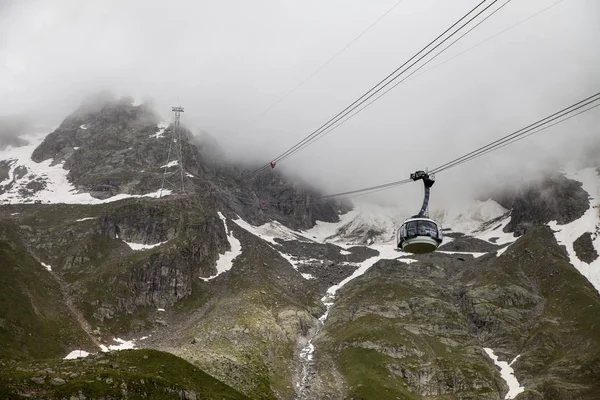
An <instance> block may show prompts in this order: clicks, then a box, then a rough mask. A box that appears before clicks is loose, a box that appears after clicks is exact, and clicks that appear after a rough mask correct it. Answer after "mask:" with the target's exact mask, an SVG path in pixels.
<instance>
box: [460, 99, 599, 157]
mask: <svg viewBox="0 0 600 400" xmlns="http://www.w3.org/2000/svg"><path fill="white" fill-rule="evenodd" d="M588 105H589V103H588V104H585V105H584V106H588ZM596 107H600V103H599V104H596V105H595V106H592V107H590V108H587V109H585V110H581V111H579V112H577V113H575V114H573V115H570V116H568V117H566V118H563V119H561V120H560V121H556V122H554V123H552V124H550V125H548V126H544V127H543V128H540V127H539V126H538V127H537V128H540V129H538V130H534V131H533V132H529V133H527V134H526V135H524V136H520V137H518V138H513V139H512V140H511V141H509V142H507V143H504V144H502V145H500V146H497V147H494V148H492V149H488V150H486V151H484V152H481V153H478V154H476V155H473V156H471V157H469V158H467V159H464V160H462V161H460V162H458V163H456V164H453V165H452V167H456V166H458V165H460V164H463V163H465V162H467V161H471V160H473V159H475V158H478V157H481V156H483V155H485V154H488V153H491V152H492V151H494V150H498V149H501V148H503V147H506V146H508V145H509V144H513V143H515V142H518V141H520V140H523V139H525V138H528V137H529V136H532V135H535V134H536V133H538V132H540V131H543V130H545V129H548V128H551V127H553V126H554V125H558V124H560V123H561V122H564V121H566V120H569V119H571V118H574V117H576V116H578V115H579V114H583V113H585V112H587V111H591V110H592V109H594V108H596ZM561 117H564V115H563V116H561ZM534 129H536V128H534Z"/></svg>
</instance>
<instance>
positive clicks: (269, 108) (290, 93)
mask: <svg viewBox="0 0 600 400" xmlns="http://www.w3.org/2000/svg"><path fill="white" fill-rule="evenodd" d="M403 1H404V0H398V1H397V2H396V3H395V4H394V5H393V6H392V7H390V8H389V9H388V10H387V11H386V12H384V13H383V14H382V15H380V16H379V18H377V19H376V20H375V21H374V22H373V23H371V25H369V26H368V27H367V28H366V29H365V30H363V31H362V32H361V33H360V34H359V35H358V36H356V37H355V38H354V39H352V40H351V41H350V42H349V43H348V44H346V45H345V46H344V47H342V49H341V50H339V51H338V52H337V53H336V54H335V55H334V56H333V57H331V58H330V59H329V60H327V61H326V62H325V63H324V64H322V65H321V66H320V67H319V68H317V69H316V70H315V71H313V72H312V73H311V74H310V75H309V76H308V77H306V78H305V79H304V80H302V81H301V82H300V83H299V84H298V85H296V87H294V88H293V89H292V90H290V91H288V92H287V93H286V94H284V95H283V96H282V97H281V98H279V99H278V100H277V101H275V102H274V103H273V104H271V105H270V106H269V107H267V108H266V109H265V110H264V111H263V112H261V113H260V114H258V115H257V116H256V117H255V118H260V117H262V116H263V115H265V114H267V113H268V112H269V111H271V110H272V109H273V108H275V107H276V106H277V105H278V104H279V103H281V102H282V101H284V100H285V99H287V98H288V97H289V96H291V95H292V94H293V93H294V92H295V91H296V90H298V89H299V88H300V87H301V86H303V85H304V84H305V83H306V82H308V81H310V80H311V79H312V78H313V77H314V76H315V75H317V74H318V73H319V72H321V71H322V70H323V69H324V68H325V67H327V66H328V65H329V64H331V63H332V62H333V60H335V59H336V58H337V57H338V56H340V55H341V54H342V53H343V52H344V51H346V50H347V49H348V48H349V47H350V46H352V45H353V44H354V43H356V42H357V41H358V39H360V38H361V37H363V36H364V35H365V34H366V33H367V32H368V31H370V30H371V29H372V28H373V27H374V26H375V25H377V24H378V23H379V22H380V21H381V20H382V19H384V18H385V17H386V16H387V15H388V14H389V13H391V12H392V11H393V10H394V9H395V8H396V7H398V6H399V5H400V3H402V2H403Z"/></svg>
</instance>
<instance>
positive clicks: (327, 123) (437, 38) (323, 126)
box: [251, 0, 499, 175]
mask: <svg viewBox="0 0 600 400" xmlns="http://www.w3.org/2000/svg"><path fill="white" fill-rule="evenodd" d="M486 1H487V0H483V1H482V2H481V3H479V4H478V5H476V6H475V7H474V8H473V9H471V10H470V11H469V12H468V13H467V14H465V15H464V16H463V17H461V18H460V19H459V20H458V21H456V22H455V23H454V24H452V25H451V26H450V27H449V28H448V29H446V30H445V31H444V32H443V33H442V34H440V35H439V36H438V37H436V38H435V39H434V40H432V41H431V42H430V43H429V44H427V46H425V47H424V48H423V49H421V50H419V52H417V53H416V54H415V55H413V56H412V57H411V58H410V59H408V60H407V61H406V62H404V63H403V64H402V65H401V66H400V67H398V68H396V69H395V70H394V71H393V72H392V73H390V74H389V75H388V76H386V77H385V78H384V79H382V80H381V81H379V82H378V83H377V84H376V85H375V86H373V87H372V88H371V89H369V90H368V91H367V92H365V93H364V94H363V95H362V96H360V97H359V98H358V99H356V100H355V101H354V102H352V103H351V104H350V105H349V106H347V107H346V108H345V109H343V110H342V111H340V112H339V113H338V114H336V115H335V116H334V117H333V118H331V119H329V120H328V121H327V122H326V123H325V124H323V125H321V126H320V127H319V128H318V129H317V130H315V131H313V132H312V133H311V134H309V135H308V136H307V137H305V138H304V139H302V140H301V141H300V142H298V143H296V144H295V145H294V146H292V147H291V148H290V149H288V150H287V151H285V152H283V153H282V154H280V155H279V156H277V157H276V158H274V159H273V162H277V161H278V160H279V159H281V157H283V156H285V155H287V154H288V153H289V152H291V151H293V150H294V149H295V148H296V147H298V146H300V145H302V144H303V143H304V142H306V141H308V140H310V139H311V138H312V137H314V136H315V135H317V134H318V133H319V132H320V131H321V130H323V129H324V128H327V127H328V126H329V124H330V123H331V122H332V121H334V120H335V119H336V118H337V117H339V116H340V115H342V114H343V113H344V112H346V111H347V110H349V109H350V108H352V107H353V106H354V105H356V104H357V103H359V102H360V101H361V100H363V99H364V98H365V97H367V96H369V94H370V93H371V92H372V91H374V90H376V89H377V87H378V86H380V85H382V84H383V83H384V82H386V81H387V80H389V79H390V78H392V77H393V76H394V75H396V74H397V73H398V71H400V70H401V69H402V68H404V67H405V66H406V65H407V64H409V63H410V62H411V61H412V60H413V59H415V58H417V57H418V56H419V54H421V53H422V52H424V51H425V50H426V49H427V48H428V47H430V46H431V45H432V44H434V43H435V42H437V41H438V40H439V39H440V38H441V37H443V36H444V35H445V34H446V33H448V32H449V31H451V30H452V29H453V28H454V27H455V26H457V25H459V24H460V23H461V22H462V21H463V20H464V19H466V18H468V16H469V15H470V14H472V13H473V12H474V11H475V10H477V9H478V8H479V7H480V6H481V5H482V4H484V3H485V2H486ZM498 1H499V0H494V1H493V2H492V3H491V4H490V5H488V6H487V7H486V8H485V9H484V10H483V11H480V12H479V13H478V14H477V15H476V16H475V17H473V18H472V19H471V20H470V21H468V22H467V23H466V24H468V23H470V22H471V21H472V20H473V19H474V18H476V17H477V16H479V15H480V14H481V13H482V12H484V11H485V10H487V9H488V8H489V7H491V6H492V5H494V4H495V3H496V2H498ZM466 24H465V25H466ZM465 25H463V26H462V27H461V28H459V30H460V29H462V28H463V27H464V26H465ZM457 32H458V30H457V31H455V32H454V33H452V34H451V35H450V36H449V37H448V38H446V39H444V41H442V42H441V43H439V44H438V45H437V46H436V47H434V49H435V48H437V47H439V46H440V45H441V44H443V43H444V42H445V41H446V40H448V39H449V38H451V37H452V36H453V35H455V34H456V33H457ZM434 49H432V50H430V51H429V53H430V52H431V51H433V50H434ZM429 53H427V54H429ZM427 54H426V55H425V56H427ZM425 56H423V57H425ZM423 57H421V59H422V58H423ZM418 61H420V60H418ZM418 61H417V62H418ZM409 68H410V67H409ZM403 72H404V71H403ZM403 72H402V73H403ZM398 76H399V75H398ZM398 76H396V77H395V78H393V79H392V80H391V81H390V82H388V83H386V84H385V85H384V86H382V87H381V88H379V89H378V90H377V91H376V92H375V93H373V94H371V96H370V97H372V96H373V95H374V94H376V93H377V92H378V91H380V90H381V89H382V88H384V87H385V86H387V85H388V84H390V83H391V82H393V81H394V80H395V79H397V78H398ZM370 97H369V98H370ZM359 105H360V104H359ZM269 166H270V164H269V163H267V164H265V165H263V166H262V167H261V168H259V169H257V170H255V171H253V172H252V174H251V175H254V174H256V173H258V172H260V171H262V170H264V169H266V168H269Z"/></svg>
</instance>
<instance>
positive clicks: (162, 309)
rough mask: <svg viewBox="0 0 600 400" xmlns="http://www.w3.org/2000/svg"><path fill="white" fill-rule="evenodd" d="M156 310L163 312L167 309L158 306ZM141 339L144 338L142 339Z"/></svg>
mask: <svg viewBox="0 0 600 400" xmlns="http://www.w3.org/2000/svg"><path fill="white" fill-rule="evenodd" d="M156 311H162V312H165V309H164V308H157V309H156ZM140 340H142V339H140Z"/></svg>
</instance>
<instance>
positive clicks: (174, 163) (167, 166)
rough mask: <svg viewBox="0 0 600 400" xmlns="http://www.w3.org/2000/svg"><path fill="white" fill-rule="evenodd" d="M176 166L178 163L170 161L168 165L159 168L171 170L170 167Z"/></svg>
mask: <svg viewBox="0 0 600 400" xmlns="http://www.w3.org/2000/svg"><path fill="white" fill-rule="evenodd" d="M176 165H179V161H177V160H173V161H170V162H169V163H168V164H165V165H161V166H160V168H171V167H174V166H176Z"/></svg>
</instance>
